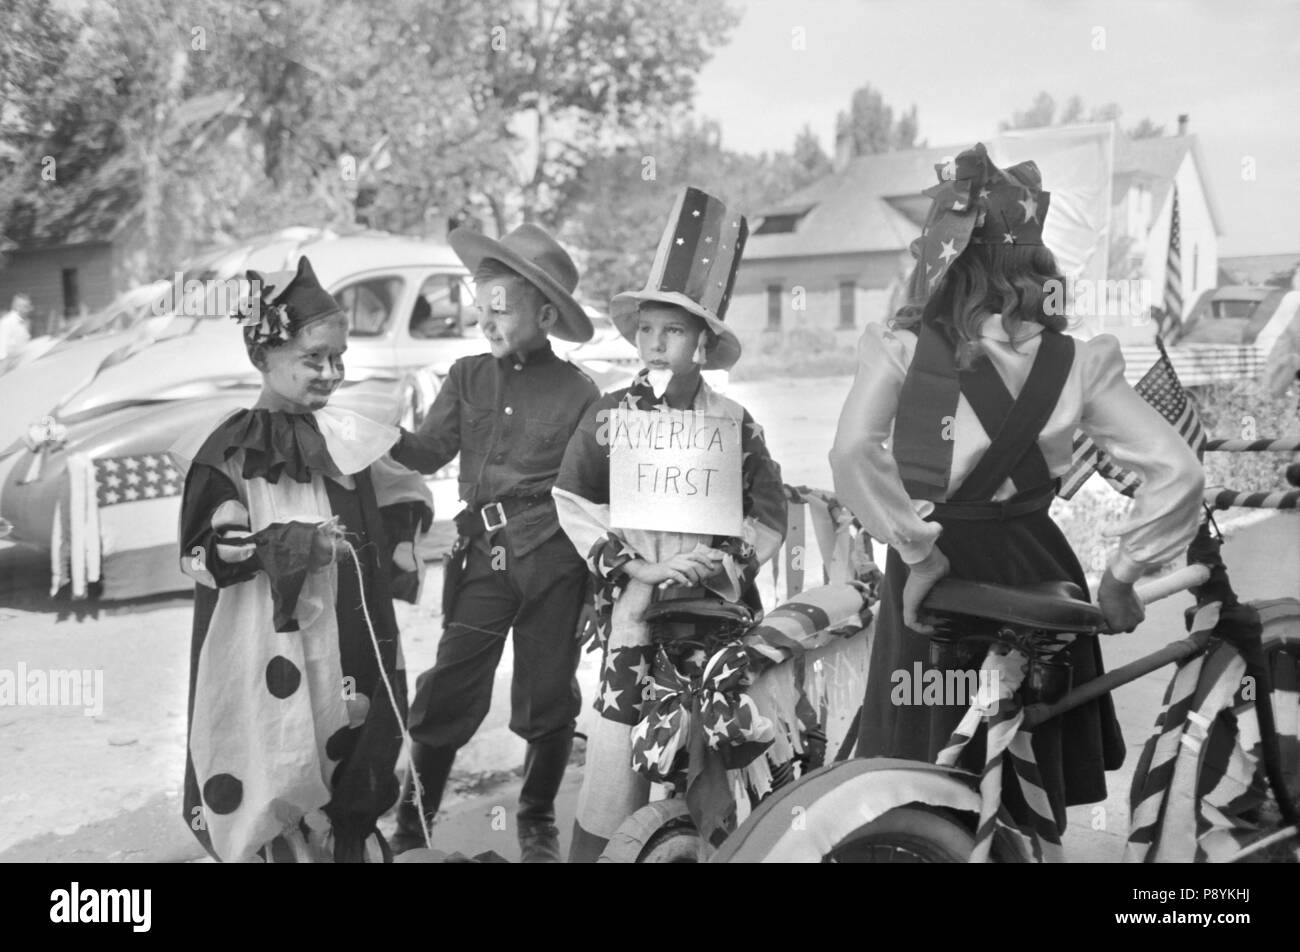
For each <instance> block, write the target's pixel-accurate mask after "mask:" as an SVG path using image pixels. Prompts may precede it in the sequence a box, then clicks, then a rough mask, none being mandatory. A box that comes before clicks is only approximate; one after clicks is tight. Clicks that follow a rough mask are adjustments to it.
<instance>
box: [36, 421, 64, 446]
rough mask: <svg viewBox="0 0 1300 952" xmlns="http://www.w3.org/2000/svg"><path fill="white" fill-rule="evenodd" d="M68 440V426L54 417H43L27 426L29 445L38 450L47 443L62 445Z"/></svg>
mask: <svg viewBox="0 0 1300 952" xmlns="http://www.w3.org/2000/svg"><path fill="white" fill-rule="evenodd" d="M67 441H68V428H67V427H66V426H64V425H63V424H62V423H60V422H59V421H58V420H56V419H54V418H53V417H43V418H42V419H40V420H37V421H36V422H35V423H33V424H31V425H30V426H29V427H27V441H26V442H27V447H28V449H31V450H38V449H40V448H41V447H42V446H45V445H46V444H51V445H54V446H61V445H63V444H64V443H66V442H67Z"/></svg>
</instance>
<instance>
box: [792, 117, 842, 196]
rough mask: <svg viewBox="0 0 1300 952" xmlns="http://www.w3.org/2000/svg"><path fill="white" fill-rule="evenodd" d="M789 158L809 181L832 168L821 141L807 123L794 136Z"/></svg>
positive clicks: (823, 174) (820, 176) (827, 173)
mask: <svg viewBox="0 0 1300 952" xmlns="http://www.w3.org/2000/svg"><path fill="white" fill-rule="evenodd" d="M791 158H792V159H793V160H794V163H795V165H796V166H798V167H799V169H800V170H801V171H802V172H803V174H804V175H805V176H806V177H807V181H810V182H811V181H816V180H817V179H819V178H822V177H823V176H826V175H829V174H830V173H831V171H832V170H833V165H832V163H831V159H830V156H828V155H827V154H826V153H825V151H824V150H823V149H822V144H821V141H820V140H819V139H818V138H817V136H816V134H815V133H814V132H813V131H812V128H811V127H810V126H808V125H805V126H804V127H803V129H801V130H800V131H799V134H798V135H797V136H795V140H794V153H793V155H792V156H791ZM799 187H802V186H799Z"/></svg>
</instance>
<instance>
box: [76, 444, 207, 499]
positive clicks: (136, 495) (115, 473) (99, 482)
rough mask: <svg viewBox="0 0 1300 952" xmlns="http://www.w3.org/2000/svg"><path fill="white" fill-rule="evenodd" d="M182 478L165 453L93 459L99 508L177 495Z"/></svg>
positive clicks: (181, 486) (183, 481)
mask: <svg viewBox="0 0 1300 952" xmlns="http://www.w3.org/2000/svg"><path fill="white" fill-rule="evenodd" d="M184 484H185V479H184V477H183V476H182V475H181V471H180V470H179V469H177V468H176V466H175V465H174V464H173V463H172V461H171V459H170V458H169V457H168V456H166V455H165V454H161V453H160V454H156V455H155V454H142V455H140V456H114V457H107V458H104V459H97V460H95V491H96V502H98V504H99V506H100V508H103V507H105V506H114V505H118V504H120V503H127V502H136V501H137V500H142V499H157V498H159V497H161V496H179V495H180V494H181V489H182V488H183V487H184Z"/></svg>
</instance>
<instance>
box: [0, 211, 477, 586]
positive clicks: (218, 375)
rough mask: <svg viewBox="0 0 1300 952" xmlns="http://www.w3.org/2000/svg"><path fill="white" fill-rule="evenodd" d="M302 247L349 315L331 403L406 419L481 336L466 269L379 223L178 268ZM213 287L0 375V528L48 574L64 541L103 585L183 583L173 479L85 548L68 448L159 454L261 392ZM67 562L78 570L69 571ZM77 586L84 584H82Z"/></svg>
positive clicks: (289, 259) (226, 267)
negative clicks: (140, 513)
mask: <svg viewBox="0 0 1300 952" xmlns="http://www.w3.org/2000/svg"><path fill="white" fill-rule="evenodd" d="M304 254H305V255H307V256H308V257H310V259H311V261H312V265H313V267H314V269H315V271H316V274H317V276H318V277H319V278H320V280H321V283H322V284H323V285H324V286H325V287H326V288H327V289H328V290H329V291H330V292H331V293H333V294H334V295H335V297H337V298H338V300H339V302H340V304H341V305H342V306H343V308H344V310H345V312H346V313H347V315H348V319H349V322H350V323H351V325H352V338H351V341H350V345H349V348H348V355H347V380H346V382H345V383H344V384H343V386H342V387H341V388H340V389H339V391H338V393H337V395H336V396H335V398H334V401H333V402H334V403H335V404H336V405H338V406H342V407H346V408H349V409H352V410H355V411H357V412H359V413H363V414H365V415H367V416H369V417H372V418H374V419H376V420H379V421H380V422H384V423H398V422H402V423H405V424H406V425H407V426H414V425H416V424H417V423H418V422H419V420H420V419H421V417H422V415H423V413H424V412H425V410H426V409H427V407H428V405H429V403H430V402H431V401H432V399H433V397H434V396H435V395H436V393H437V389H438V385H439V380H440V378H439V376H438V372H439V369H440V368H441V369H445V368H446V367H447V366H449V365H450V364H451V362H452V361H454V360H455V359H457V358H458V357H460V356H463V355H466V354H471V353H477V352H482V351H485V350H486V349H487V346H486V341H484V340H483V338H482V335H481V334H479V333H478V331H477V328H476V327H475V326H474V320H475V317H474V311H473V308H472V302H473V286H472V284H471V283H470V282H469V277H468V274H467V272H466V270H465V268H464V266H463V265H462V264H461V263H460V260H459V259H458V258H457V257H456V255H455V253H454V252H453V251H452V250H451V248H450V247H448V246H447V245H445V244H443V243H440V242H434V241H425V240H416V239H411V238H402V237H396V236H391V235H386V234H379V233H364V234H359V235H353V236H348V237H337V236H333V235H321V234H320V233H313V234H312V235H310V236H309V237H307V238H306V239H305V240H303V239H302V238H301V237H290V238H287V239H286V238H284V237H283V235H281V236H278V237H276V236H273V237H272V238H271V239H270V240H268V241H266V242H263V243H260V244H254V245H243V246H240V247H238V248H235V249H223V250H222V251H220V252H218V253H216V254H213V255H208V256H205V257H204V259H202V260H199V261H197V262H196V263H191V265H190V266H189V267H187V268H186V269H185V270H184V271H183V275H182V276H183V279H184V280H185V281H189V280H191V279H195V278H198V279H205V280H208V281H209V282H210V285H211V282H213V281H215V280H220V279H227V278H233V277H236V276H238V275H240V274H242V273H243V271H244V270H245V269H246V268H249V267H253V268H256V269H258V270H261V271H266V272H270V271H277V270H287V269H289V268H291V267H293V266H294V265H295V264H296V262H297V259H298V257H299V256H300V255H304ZM181 287H182V288H183V287H184V284H183V282H182V283H181ZM173 297H174V295H173ZM210 299H211V296H210V295H209V296H208V298H206V299H197V298H196V297H195V296H193V295H190V296H187V297H184V299H183V300H182V301H179V302H177V301H173V302H172V304H173V307H172V308H171V309H170V310H168V311H165V312H164V313H162V314H158V313H156V312H155V311H156V309H154V308H152V307H150V308H147V309H145V310H144V311H143V312H142V313H136V314H135V315H134V316H133V317H132V318H130V319H128V320H126V321H124V322H119V323H118V324H117V326H115V327H113V328H103V329H98V330H93V331H88V332H87V333H85V334H84V335H77V334H73V335H68V336H67V337H66V338H64V339H61V340H59V341H58V342H57V343H55V345H54V346H52V347H50V348H49V349H47V350H46V351H45V352H43V353H41V354H40V355H39V356H37V357H35V358H34V359H31V360H29V361H27V362H24V363H23V364H21V365H19V366H17V367H15V368H13V369H12V370H11V371H10V372H9V373H6V374H4V375H3V376H0V406H3V407H4V408H5V413H4V418H3V419H2V420H0V519H2V520H3V523H0V526H3V527H5V528H6V529H7V530H8V532H9V539H10V541H14V542H19V543H22V544H25V545H28V546H32V547H35V548H37V549H40V550H43V551H47V552H50V553H51V557H52V565H54V566H55V571H54V575H55V581H56V583H57V582H58V581H59V571H58V563H59V562H60V561H66V556H67V552H66V550H67V549H68V547H69V546H71V547H72V548H73V549H75V552H74V553H73V554H74V555H78V556H83V557H85V559H86V561H85V562H84V566H83V567H86V566H89V567H90V568H88V569H87V572H88V573H89V574H88V575H86V573H82V574H83V575H85V579H84V581H85V582H86V583H92V582H95V581H96V579H95V578H93V577H91V576H94V575H95V574H97V573H98V575H99V576H100V577H99V579H98V581H99V582H100V584H101V585H102V594H103V596H104V597H118V598H122V597H134V596H137V595H145V594H152V593H154V592H162V591H172V590H177V589H180V588H187V587H189V584H190V583H189V582H188V581H186V580H185V579H184V576H182V575H181V573H180V571H179V569H178V568H177V553H176V552H175V542H174V535H175V524H176V515H175V510H176V509H177V508H178V506H179V496H178V495H176V494H178V493H179V486H178V485H176V484H175V482H170V483H166V484H165V485H166V488H167V490H168V492H166V493H164V494H163V495H162V496H161V497H155V498H157V499H163V500H166V504H167V505H168V506H170V507H171V509H172V511H171V513H170V515H166V514H163V515H159V514H158V512H159V511H161V510H159V507H157V506H154V507H151V515H150V516H149V518H147V519H141V520H140V523H139V526H138V529H139V531H138V532H137V531H136V527H134V526H133V527H127V528H125V529H123V528H122V527H119V529H118V531H117V534H116V536H115V537H114V538H112V539H109V538H108V537H107V536H105V537H104V538H103V539H102V540H98V541H101V542H102V543H103V545H102V550H101V551H99V552H97V553H90V555H89V556H87V552H86V547H87V546H88V545H89V544H90V543H89V542H86V541H85V539H81V540H80V541H78V540H76V539H73V538H72V537H73V536H78V535H81V536H84V535H85V533H86V532H88V531H90V529H92V528H93V524H96V523H95V522H94V520H90V521H87V520H88V519H89V518H90V517H89V516H88V514H87V513H86V512H85V511H76V508H77V507H76V505H74V503H75V500H73V499H72V496H71V495H70V493H71V491H72V489H73V487H72V484H71V482H70V478H71V477H70V471H69V461H70V460H76V461H78V462H76V463H75V464H74V465H73V467H72V469H74V470H77V471H78V472H79V473H81V474H82V475H84V474H85V473H86V472H98V470H95V469H94V467H95V465H97V464H99V463H100V462H101V461H105V460H136V461H144V465H147V466H154V467H162V463H160V462H159V461H160V460H162V459H164V456H165V453H166V451H167V449H168V448H169V447H170V446H171V445H172V444H173V443H174V442H175V441H176V440H177V438H178V437H179V436H180V435H181V434H182V433H183V432H186V431H187V430H190V429H192V428H194V427H198V426H205V425H211V424H212V423H214V422H215V421H216V420H217V419H218V418H219V417H220V416H221V415H222V414H223V413H224V412H228V411H229V410H233V409H236V408H238V407H240V406H248V405H249V404H250V403H251V402H252V401H253V400H254V399H256V395H257V392H258V389H259V386H260V377H259V376H258V374H257V372H256V371H255V370H254V369H253V367H252V366H251V365H250V364H249V362H248V358H247V356H246V354H245V352H244V347H243V342H242V339H241V336H240V334H239V333H238V330H237V329H236V328H235V327H234V326H233V325H232V323H231V321H230V320H229V319H228V318H227V317H226V316H225V315H224V314H218V313H216V312H215V309H212V308H209V307H208V303H207V302H208V301H209V300H210ZM430 320H432V321H434V322H437V328H436V332H435V331H434V330H433V329H432V328H431V327H430V325H429V323H428V322H429V321H430ZM122 324H125V325H126V326H122ZM88 465H89V466H90V469H89V470H88V469H87V468H86V467H87V466H88ZM102 501H103V500H100V502H101V503H102ZM82 502H83V503H84V502H86V500H84V499H83V500H82ZM94 504H95V503H94V502H93V501H91V502H90V503H89V505H94ZM103 512H105V513H106V512H108V509H104V510H103ZM79 520H80V521H79ZM97 524H100V525H103V524H105V523H104V522H103V521H102V520H100V522H99V523H97ZM151 526H152V527H154V529H156V531H153V530H151V528H150V527H151ZM78 527H79V528H78ZM151 531H152V533H153V534H152V535H151V534H150V533H151ZM163 534H165V535H166V536H167V538H165V539H163V538H162V537H161V536H162V535H163ZM74 543H75V544H74ZM155 550H156V551H155ZM150 552H153V553H154V555H150V554H149V553H150ZM96 567H97V570H96ZM74 569H75V560H74ZM72 575H73V580H74V581H76V580H77V575H78V573H77V572H75V571H72ZM76 589H80V590H81V591H76V592H75V593H76V594H81V593H82V591H88V590H90V585H89V584H83V585H74V590H76Z"/></svg>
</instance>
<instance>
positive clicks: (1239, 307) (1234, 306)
mask: <svg viewBox="0 0 1300 952" xmlns="http://www.w3.org/2000/svg"><path fill="white" fill-rule="evenodd" d="M1258 306H1259V302H1258V301H1240V300H1232V299H1229V300H1226V301H1215V302H1214V309H1213V314H1214V316H1215V317H1216V318H1236V317H1250V315H1251V312H1252V311H1254V310H1255V308H1256V307H1258Z"/></svg>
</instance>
